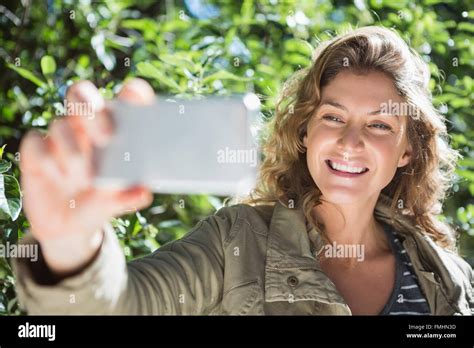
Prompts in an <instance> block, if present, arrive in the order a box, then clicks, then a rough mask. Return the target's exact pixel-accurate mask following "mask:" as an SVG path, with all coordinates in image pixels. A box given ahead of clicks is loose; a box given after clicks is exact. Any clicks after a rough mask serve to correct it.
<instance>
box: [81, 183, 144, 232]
mask: <svg viewBox="0 0 474 348" xmlns="http://www.w3.org/2000/svg"><path fill="white" fill-rule="evenodd" d="M152 199H153V196H152V194H151V193H150V191H149V190H148V189H147V188H145V187H142V186H135V187H132V188H129V189H126V190H122V191H116V190H95V189H91V190H89V191H86V192H83V193H82V194H81V195H80V196H79V197H78V199H77V204H76V209H77V211H76V216H75V218H76V220H77V224H78V225H80V227H81V229H83V230H91V228H92V229H93V228H98V227H100V226H102V224H103V223H104V222H105V221H107V220H108V219H110V218H111V217H117V216H120V215H123V214H124V213H126V212H127V211H128V212H130V211H134V210H140V209H143V208H145V207H147V206H148V205H150V204H151V202H152Z"/></svg>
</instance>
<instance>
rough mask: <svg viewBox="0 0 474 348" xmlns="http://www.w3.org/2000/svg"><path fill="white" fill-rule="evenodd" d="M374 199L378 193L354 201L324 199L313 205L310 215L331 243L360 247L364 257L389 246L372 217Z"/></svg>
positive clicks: (375, 200)
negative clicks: (321, 226)
mask: <svg viewBox="0 0 474 348" xmlns="http://www.w3.org/2000/svg"><path fill="white" fill-rule="evenodd" d="M377 200H378V195H377V196H375V197H368V198H366V199H365V200H360V201H357V202H356V203H354V204H334V203H330V202H327V201H325V200H324V199H323V200H322V203H321V204H319V205H317V206H315V207H314V208H313V214H314V217H315V219H316V220H317V221H320V222H322V223H323V225H324V233H325V235H326V237H327V238H328V239H329V242H330V243H331V244H334V245H352V246H363V250H364V252H365V259H367V258H370V257H371V256H374V255H377V254H379V253H380V252H381V251H386V250H387V248H389V246H388V242H387V240H386V238H384V235H383V233H381V232H383V227H382V225H381V224H380V223H379V222H377V220H376V219H375V218H374V209H375V205H376V204H377ZM346 261H348V260H346ZM350 263H352V262H350Z"/></svg>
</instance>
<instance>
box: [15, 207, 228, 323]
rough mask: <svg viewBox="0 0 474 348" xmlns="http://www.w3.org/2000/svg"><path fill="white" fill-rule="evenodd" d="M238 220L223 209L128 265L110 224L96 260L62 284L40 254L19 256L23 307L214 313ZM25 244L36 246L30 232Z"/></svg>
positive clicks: (64, 311) (35, 309) (72, 311)
mask: <svg viewBox="0 0 474 348" xmlns="http://www.w3.org/2000/svg"><path fill="white" fill-rule="evenodd" d="M236 219H237V209H234V208H233V207H226V208H222V209H220V210H219V211H218V212H217V213H216V214H215V215H211V216H209V217H207V218H206V219H204V220H201V221H200V222H199V223H198V224H197V225H196V226H195V227H194V228H193V229H192V230H191V231H189V232H188V233H187V234H186V235H185V236H184V237H183V238H182V239H180V240H176V241H173V242H171V243H168V244H166V245H164V246H162V247H161V248H159V249H158V250H156V251H155V252H154V253H152V254H150V255H147V256H146V257H143V258H140V259H136V260H133V261H130V262H128V263H126V262H125V257H124V255H123V252H122V249H121V247H120V245H119V242H118V239H117V237H116V235H115V233H114V230H113V228H112V227H111V226H110V225H109V224H107V225H106V226H105V227H104V240H103V243H102V246H101V248H100V250H99V252H98V255H97V256H96V258H95V259H94V260H93V261H92V262H91V263H90V264H89V265H88V266H86V268H85V269H83V270H81V271H80V272H79V273H77V274H75V275H72V276H70V277H67V278H65V279H63V280H61V281H59V282H54V281H52V280H51V276H49V275H48V274H50V273H49V270H48V269H47V266H46V265H45V264H44V262H41V257H39V258H38V261H37V262H35V263H33V262H31V261H30V260H29V259H15V260H14V262H13V269H14V273H15V275H16V289H17V293H18V298H19V304H20V307H21V308H23V309H24V310H26V311H27V312H28V314H208V313H212V312H213V311H214V310H215V309H216V308H218V306H219V304H220V302H221V300H222V287H223V274H224V251H223V241H224V239H225V236H226V235H228V233H229V231H230V229H231V228H232V226H233V224H234V222H235V220H236ZM21 243H24V244H33V245H34V244H37V242H36V241H35V240H34V239H33V238H32V237H31V236H30V235H28V236H26V237H25V238H23V240H22V242H21ZM40 254H41V253H40Z"/></svg>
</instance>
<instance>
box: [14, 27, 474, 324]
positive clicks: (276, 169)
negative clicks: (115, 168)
mask: <svg viewBox="0 0 474 348" xmlns="http://www.w3.org/2000/svg"><path fill="white" fill-rule="evenodd" d="M428 76H429V74H428V71H427V67H426V64H424V63H423V62H422V61H421V60H420V59H419V58H418V56H417V55H416V54H415V53H413V52H412V51H410V49H409V48H408V46H407V45H406V44H405V43H404V41H403V40H402V39H401V38H400V37H399V36H398V35H396V34H395V33H394V32H393V31H391V30H388V29H384V28H379V27H365V28H360V29H357V30H354V31H352V32H350V33H348V34H344V35H341V36H338V37H335V38H334V39H332V40H330V41H328V42H325V43H323V44H322V45H321V46H320V48H319V49H318V50H317V51H316V52H315V54H314V57H313V64H312V65H311V66H310V67H309V68H308V69H305V70H301V71H298V72H297V73H296V75H295V77H294V79H292V80H290V82H289V83H288V84H287V85H286V87H285V88H284V90H283V94H282V98H281V99H280V101H279V103H278V105H277V110H276V115H275V118H274V120H273V122H272V123H271V125H270V126H271V127H272V129H271V132H270V136H269V138H268V139H267V141H266V143H265V146H264V155H265V158H264V161H263V165H262V168H261V172H260V178H259V184H258V187H257V188H256V189H255V190H254V192H253V193H252V194H251V195H250V196H249V197H247V198H245V199H244V200H243V201H241V202H240V203H241V204H237V205H233V206H229V207H224V208H222V209H221V210H219V211H218V212H217V213H216V214H215V215H212V216H209V217H207V218H206V219H204V220H202V221H200V222H199V223H198V224H197V225H196V226H195V227H194V228H193V229H192V230H191V231H190V232H189V233H188V234H187V235H186V236H184V237H183V238H182V239H180V240H177V241H174V242H171V243H168V244H166V245H164V246H162V247H161V248H159V249H158V250H157V251H155V252H154V253H152V254H150V255H148V256H146V257H143V258H140V259H136V260H133V261H130V262H129V263H128V264H126V263H125V260H124V257H123V253H122V250H121V249H120V246H119V243H118V240H117V237H116V236H115V234H114V231H113V229H112V227H111V226H110V224H108V223H106V222H107V219H108V218H110V217H111V216H114V215H117V214H118V213H117V212H120V211H123V209H124V207H126V206H128V205H130V204H132V203H133V204H134V205H132V206H140V207H143V206H145V205H146V204H149V200H150V197H149V196H147V195H146V190H145V189H144V188H136V189H135V190H129V191H126V192H112V193H110V192H106V193H104V192H96V191H93V190H92V189H91V188H90V183H89V182H87V181H80V180H78V178H80V176H79V175H78V173H81V170H82V172H85V173H87V168H88V165H90V163H91V162H90V159H91V158H93V156H92V155H91V151H92V150H91V151H84V152H81V151H83V150H82V148H81V146H78V144H76V143H75V142H74V139H75V137H74V136H71V137H68V138H67V139H65V138H64V135H63V134H64V133H62V132H58V130H59V129H61V128H59V127H60V125H62V126H61V127H68V126H67V124H65V123H64V122H63V123H59V125H58V124H56V125H53V126H52V129H51V130H50V132H51V137H49V138H48V141H49V142H52V143H53V144H54V143H55V142H56V143H59V144H61V143H62V144H63V146H62V147H61V148H62V149H63V151H65V152H68V153H69V155H71V156H72V155H75V156H76V157H75V158H76V159H77V162H76V165H77V166H78V167H77V168H72V164H71V161H62V160H61V158H62V157H61V156H59V155H58V154H57V153H55V152H54V151H51V147H48V146H46V145H47V143H46V144H45V143H44V140H43V139H41V138H40V137H38V136H35V135H34V134H31V135H28V136H27V137H26V139H25V140H24V141H23V144H22V146H23V147H22V149H23V150H22V156H23V157H22V158H26V159H23V160H22V166H23V167H22V180H23V183H24V187H25V189H26V191H27V194H26V195H25V209H26V213H27V215H28V217H29V221H30V222H31V225H32V226H33V228H32V231H31V232H32V235H28V236H27V237H25V238H24V239H23V240H22V243H31V244H35V243H40V244H41V251H42V252H41V255H40V256H39V258H38V262H37V263H32V262H31V260H21V259H17V260H14V268H15V272H16V274H17V290H18V295H19V298H20V302H21V303H22V305H23V306H24V307H25V308H26V310H27V311H28V312H29V313H31V314H45V313H75V314H77V313H81V314H91V313H94V314H97V313H106V314H286V315H287V314H309V315H328V314H346V315H350V314H372V315H374V314H380V315H385V314H390V315H400V314H413V315H423V314H424V315H426V314H438V315H453V314H465V315H471V314H472V313H473V311H474V298H473V291H472V282H473V272H472V268H471V267H470V266H469V265H468V264H467V263H466V262H465V261H464V260H463V259H462V258H461V257H459V256H458V255H457V254H456V253H455V239H454V233H453V231H452V230H451V228H450V227H449V226H448V225H446V224H444V223H442V222H440V221H438V219H437V214H439V212H440V207H441V204H442V201H443V199H444V196H445V193H446V191H447V189H448V188H449V186H450V183H451V179H452V174H453V170H454V168H455V164H456V159H457V157H458V154H457V152H456V151H454V150H453V149H451V148H450V146H449V145H448V142H447V140H448V139H447V133H446V127H445V125H444V120H443V118H442V117H441V116H440V115H439V114H438V113H437V112H436V110H435V109H434V108H433V106H432V103H431V100H430V95H429V93H428V88H427V81H428ZM71 88H72V91H70V92H69V97H70V98H71V99H72V101H76V102H83V101H84V100H95V101H96V102H97V103H99V104H100V101H101V100H102V99H101V97H100V96H99V94H98V92H97V89H95V87H94V86H93V85H92V84H91V83H87V82H81V83H79V84H76V85H73V86H72V87H71ZM74 91H75V92H76V93H74ZM78 91H79V93H77V92H78ZM74 97H75V98H76V99H74ZM119 98H126V99H127V100H130V101H135V102H141V103H147V102H149V101H150V100H151V99H152V98H153V91H152V90H151V88H150V87H149V86H148V85H147V84H146V83H144V82H143V81H141V80H132V81H131V82H129V83H127V84H125V86H124V89H123V90H122V91H121V92H120V94H119ZM401 103H408V104H409V106H410V107H409V108H398V107H393V106H394V105H399V104H401ZM95 110H99V111H98V114H97V115H96V116H97V117H95V118H94V119H93V120H92V121H90V122H83V124H77V123H78V122H82V119H77V118H72V120H73V121H72V122H76V123H74V125H75V127H77V128H80V127H83V128H86V130H85V131H83V132H77V134H76V133H74V132H75V131H77V130H76V129H77V128H75V127H72V128H71V129H70V132H72V133H73V135H74V134H75V135H76V136H77V139H78V140H81V141H82V143H79V145H81V144H82V145H84V148H85V149H86V150H87V149H89V150H90V148H91V147H90V144H92V143H94V141H97V139H104V137H105V135H104V137H103V136H102V135H103V134H102V133H101V132H103V131H104V130H101V129H102V128H101V127H99V124H100V123H98V122H99V121H100V120H102V122H105V123H107V121H106V120H107V117H108V116H107V111H106V110H105V109H95ZM402 110H405V111H407V112H400V111H402ZM410 110H412V111H413V110H414V112H411V111H410ZM415 116H416V117H415ZM69 122H71V121H69ZM92 128H93V129H92ZM105 128H107V127H105ZM107 134H109V135H110V133H107ZM61 135H63V136H61ZM105 139H107V138H105ZM104 141H105V140H104ZM86 145H87V146H86ZM53 149H54V146H53ZM45 159H48V161H46V160H45ZM60 165H63V166H64V169H65V170H64V171H63V172H60V171H59V170H58V168H57V167H58V166H60ZM41 171H54V172H55V173H56V175H57V179H56V180H49V181H47V180H46V179H47V178H46V177H45V176H44V175H43V176H42V174H41ZM68 175H69V176H68ZM87 177H88V176H86V175H85V176H84V178H87ZM47 185H48V186H47ZM88 185H89V186H88ZM66 189H67V190H69V191H71V192H72V190H74V191H73V192H74V194H75V195H76V196H77V197H79V198H80V199H81V200H80V201H79V202H78V204H77V206H78V209H73V210H71V209H67V208H66V206H67V204H68V203H69V199H70V197H69V196H67V195H66V194H65V192H66V191H67V190H66ZM41 190H44V192H42V191H41ZM69 191H68V192H69ZM35 203H36V204H35ZM41 209H48V214H39V213H38V212H39V211H41ZM52 221H53V222H54V224H53V223H52ZM102 224H104V225H103V228H100V227H101V226H102ZM323 251H324V253H323ZM71 296H72V297H71Z"/></svg>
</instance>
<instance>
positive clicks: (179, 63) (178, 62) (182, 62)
mask: <svg viewBox="0 0 474 348" xmlns="http://www.w3.org/2000/svg"><path fill="white" fill-rule="evenodd" d="M158 58H160V60H162V61H163V62H165V63H166V64H169V65H172V66H176V67H178V68H181V69H188V70H189V71H190V72H192V73H193V74H194V73H196V72H197V71H198V66H197V65H196V64H194V63H193V62H192V61H191V60H189V59H186V58H184V57H177V55H171V54H162V55H160V56H159V57H158Z"/></svg>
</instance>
